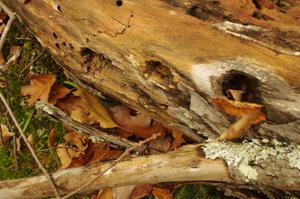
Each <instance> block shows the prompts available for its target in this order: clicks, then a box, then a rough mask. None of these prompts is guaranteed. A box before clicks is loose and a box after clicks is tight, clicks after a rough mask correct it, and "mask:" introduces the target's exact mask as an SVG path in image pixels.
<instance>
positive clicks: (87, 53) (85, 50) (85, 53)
mask: <svg viewBox="0 0 300 199" xmlns="http://www.w3.org/2000/svg"><path fill="white" fill-rule="evenodd" d="M93 54H94V51H92V50H91V49H89V48H81V50H80V55H81V56H82V57H84V56H92V55H93Z"/></svg>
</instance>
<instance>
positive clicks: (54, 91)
mask: <svg viewBox="0 0 300 199" xmlns="http://www.w3.org/2000/svg"><path fill="white" fill-rule="evenodd" d="M70 92H71V90H70V89H68V88H66V87H64V86H60V85H58V84H54V85H53V86H52V88H51V92H50V96H49V102H50V103H51V104H56V102H57V101H58V100H59V99H63V98H64V97H66V96H67V95H68V94H69V93H70Z"/></svg>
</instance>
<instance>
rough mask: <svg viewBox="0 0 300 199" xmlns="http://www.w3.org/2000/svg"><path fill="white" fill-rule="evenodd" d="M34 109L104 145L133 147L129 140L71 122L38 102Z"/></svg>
mask: <svg viewBox="0 0 300 199" xmlns="http://www.w3.org/2000/svg"><path fill="white" fill-rule="evenodd" d="M36 108H37V109H39V110H42V111H44V112H45V113H47V114H48V115H50V116H52V117H54V118H56V119H58V120H60V121H62V122H64V123H65V124H68V125H69V126H71V127H73V128H74V129H76V130H78V131H79V132H82V133H83V134H86V135H88V136H97V137H99V138H100V139H102V140H103V141H104V142H105V143H107V144H110V145H111V144H113V145H114V146H115V145H117V146H121V147H124V148H130V147H132V146H133V145H135V144H136V143H135V142H131V141H129V140H126V139H124V138H121V137H118V136H113V135H109V134H107V133H105V132H103V131H101V130H99V129H96V128H94V127H91V126H87V125H84V124H81V123H79V122H76V121H74V120H72V118H70V117H69V116H68V115H67V114H66V113H64V112H63V111H62V110H60V109H59V108H57V107H55V106H53V105H51V104H48V103H45V102H42V101H39V102H37V103H36Z"/></svg>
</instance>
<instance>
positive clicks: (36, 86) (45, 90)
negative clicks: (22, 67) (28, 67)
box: [21, 74, 56, 106]
mask: <svg viewBox="0 0 300 199" xmlns="http://www.w3.org/2000/svg"><path fill="white" fill-rule="evenodd" d="M29 80H30V85H27V86H22V88H21V95H23V96H27V95H29V96H30V97H29V98H28V100H27V102H28V106H32V105H33V104H34V103H35V102H36V101H37V100H41V101H43V102H48V99H49V94H50V91H51V87H52V86H53V84H54V82H55V81H56V79H55V76H54V75H53V74H42V75H35V76H32V77H30V78H29Z"/></svg>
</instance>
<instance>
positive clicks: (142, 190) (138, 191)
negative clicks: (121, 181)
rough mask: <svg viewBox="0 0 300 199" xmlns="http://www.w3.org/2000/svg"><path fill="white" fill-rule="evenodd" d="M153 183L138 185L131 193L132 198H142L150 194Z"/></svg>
mask: <svg viewBox="0 0 300 199" xmlns="http://www.w3.org/2000/svg"><path fill="white" fill-rule="evenodd" d="M152 187H153V185H151V184H144V185H138V186H136V187H135V188H134V189H133V190H132V192H131V194H130V199H140V198H143V197H145V196H146V195H148V194H149V193H150V192H151V190H152Z"/></svg>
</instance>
